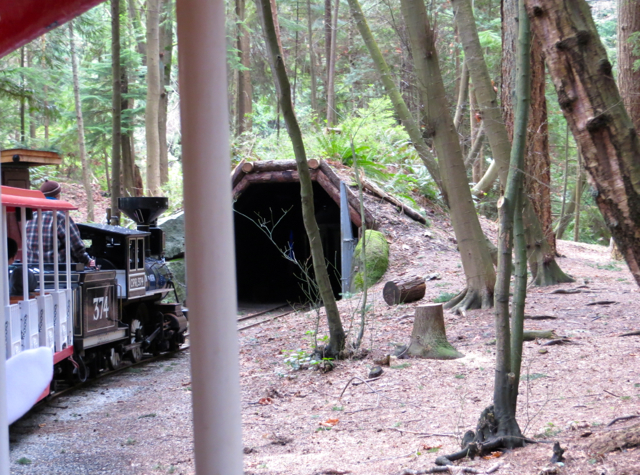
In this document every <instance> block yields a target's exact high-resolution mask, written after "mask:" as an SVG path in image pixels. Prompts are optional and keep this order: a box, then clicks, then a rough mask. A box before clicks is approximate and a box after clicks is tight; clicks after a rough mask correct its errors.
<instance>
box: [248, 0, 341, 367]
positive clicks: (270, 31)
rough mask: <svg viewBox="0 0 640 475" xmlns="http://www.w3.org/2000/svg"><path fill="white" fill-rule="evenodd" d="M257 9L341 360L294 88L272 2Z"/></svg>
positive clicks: (260, 0)
mask: <svg viewBox="0 0 640 475" xmlns="http://www.w3.org/2000/svg"><path fill="white" fill-rule="evenodd" d="M256 6H257V8H258V10H259V11H260V13H261V18H262V23H263V24H262V26H263V30H264V35H265V40H266V43H267V50H268V52H269V59H270V63H271V68H272V70H273V74H274V77H275V80H276V82H277V84H276V87H277V89H278V92H279V94H278V96H279V102H280V108H281V110H282V114H283V116H284V120H285V124H286V126H287V131H288V132H289V137H290V138H291V142H292V144H293V150H294V154H295V158H296V165H297V168H298V175H299V177H300V198H301V200H302V220H303V222H304V227H305V229H306V231H307V237H308V239H309V244H310V248H311V257H312V261H313V270H314V273H315V276H316V282H317V284H318V290H319V293H320V296H321V298H322V302H323V303H324V308H325V311H326V313H327V322H328V325H329V337H330V341H329V345H328V346H327V348H325V353H324V355H325V356H328V357H333V358H338V357H340V356H341V354H342V351H343V350H344V346H345V333H344V329H343V328H342V321H341V320H340V312H339V311H338V306H337V305H336V299H335V297H334V295H333V290H332V288H331V282H330V280H329V273H328V272H327V264H326V261H325V258H324V251H323V249H322V241H321V239H320V230H319V228H318V223H317V222H316V219H315V209H314V205H313V186H312V182H311V174H310V173H309V165H308V163H307V155H306V151H305V148H304V142H303V140H302V133H301V132H300V126H299V125H298V121H297V119H296V116H295V113H294V110H293V103H292V101H291V85H290V83H289V78H288V76H287V72H286V70H285V65H284V59H283V56H282V51H281V49H280V45H279V44H278V35H277V34H276V27H275V24H274V21H273V14H272V11H271V3H270V2H269V0H256Z"/></svg>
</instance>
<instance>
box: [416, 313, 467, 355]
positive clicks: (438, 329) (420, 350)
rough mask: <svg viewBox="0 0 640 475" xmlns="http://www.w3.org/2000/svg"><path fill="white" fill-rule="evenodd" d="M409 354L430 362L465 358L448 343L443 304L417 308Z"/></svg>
mask: <svg viewBox="0 0 640 475" xmlns="http://www.w3.org/2000/svg"><path fill="white" fill-rule="evenodd" d="M407 353H408V354H409V355H411V356H417V357H420V358H426V359H430V360H453V359H456V358H462V356H464V355H462V354H461V353H459V352H458V351H457V350H456V349H455V348H454V347H453V346H451V344H450V343H449V341H447V332H446V330H445V326H444V316H443V314H442V304H440V303H436V304H431V305H424V306H421V307H416V316H415V318H414V320H413V330H412V332H411V342H410V343H409V349H408V350H407Z"/></svg>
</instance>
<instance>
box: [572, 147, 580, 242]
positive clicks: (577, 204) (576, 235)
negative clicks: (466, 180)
mask: <svg viewBox="0 0 640 475" xmlns="http://www.w3.org/2000/svg"><path fill="white" fill-rule="evenodd" d="M581 178H582V163H581V160H580V152H578V163H577V164H576V198H577V199H576V201H575V207H576V217H575V219H574V222H573V240H574V241H575V242H578V241H579V240H580V201H581V200H580V198H581V197H582V179H581Z"/></svg>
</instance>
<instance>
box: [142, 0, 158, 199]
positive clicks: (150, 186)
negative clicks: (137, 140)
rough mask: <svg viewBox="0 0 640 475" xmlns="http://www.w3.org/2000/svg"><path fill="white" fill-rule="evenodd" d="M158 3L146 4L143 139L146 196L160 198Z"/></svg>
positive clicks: (149, 2)
mask: <svg viewBox="0 0 640 475" xmlns="http://www.w3.org/2000/svg"><path fill="white" fill-rule="evenodd" d="M159 9H160V0H147V104H146V108H145V130H146V138H147V192H148V193H149V194H150V195H151V196H158V195H159V194H160V137H159V133H158V108H159V105H160V63H159V60H160V39H159V36H158V35H159V32H158V30H159V21H160V10H159Z"/></svg>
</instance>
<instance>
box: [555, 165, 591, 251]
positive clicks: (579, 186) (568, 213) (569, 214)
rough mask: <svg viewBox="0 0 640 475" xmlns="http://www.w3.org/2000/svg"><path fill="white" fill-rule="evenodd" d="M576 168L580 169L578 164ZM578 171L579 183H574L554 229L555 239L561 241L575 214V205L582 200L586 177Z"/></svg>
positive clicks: (582, 172)
mask: <svg viewBox="0 0 640 475" xmlns="http://www.w3.org/2000/svg"><path fill="white" fill-rule="evenodd" d="M578 167H580V164H578ZM579 170H580V174H579V175H578V176H579V177H580V178H579V181H576V185H575V186H574V187H573V191H572V193H571V201H569V204H568V205H567V208H566V210H565V213H564V216H563V217H562V219H561V220H560V221H559V222H558V226H557V227H556V239H562V236H563V235H564V233H565V231H566V230H567V226H569V223H570V222H571V220H572V219H573V218H574V214H575V212H576V204H577V203H579V202H580V200H581V199H582V192H583V190H584V185H585V183H586V181H587V177H586V175H585V173H584V171H582V169H580V168H579ZM578 193H580V194H578Z"/></svg>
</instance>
